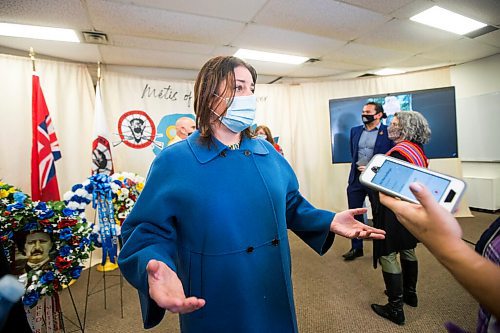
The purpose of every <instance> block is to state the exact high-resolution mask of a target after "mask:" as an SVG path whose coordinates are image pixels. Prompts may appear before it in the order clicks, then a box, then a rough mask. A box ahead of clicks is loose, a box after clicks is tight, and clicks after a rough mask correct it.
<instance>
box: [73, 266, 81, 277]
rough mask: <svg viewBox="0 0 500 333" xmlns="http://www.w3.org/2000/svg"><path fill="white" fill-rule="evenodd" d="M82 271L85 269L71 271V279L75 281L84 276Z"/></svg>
mask: <svg viewBox="0 0 500 333" xmlns="http://www.w3.org/2000/svg"><path fill="white" fill-rule="evenodd" d="M82 269H83V267H81V266H77V267H74V268H73V269H72V270H71V277H72V278H73V279H78V278H79V277H80V274H82Z"/></svg>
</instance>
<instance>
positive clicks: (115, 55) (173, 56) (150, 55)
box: [100, 46, 210, 70]
mask: <svg viewBox="0 0 500 333" xmlns="http://www.w3.org/2000/svg"><path fill="white" fill-rule="evenodd" d="M100 49H101V54H102V58H103V62H104V63H106V64H121V65H126V66H146V67H165V68H180V69H191V70H199V69H200V68H201V67H202V66H203V64H204V63H205V62H206V61H207V60H208V59H209V58H210V56H207V55H195V54H187V53H177V52H160V51H152V50H140V49H133V48H123V47H114V46H101V47H100Z"/></svg>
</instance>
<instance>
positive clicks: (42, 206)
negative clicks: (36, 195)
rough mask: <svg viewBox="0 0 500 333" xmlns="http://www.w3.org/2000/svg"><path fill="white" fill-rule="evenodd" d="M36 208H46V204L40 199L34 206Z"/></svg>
mask: <svg viewBox="0 0 500 333" xmlns="http://www.w3.org/2000/svg"><path fill="white" fill-rule="evenodd" d="M35 209H36V210H47V204H46V203H45V202H43V201H40V202H39V203H38V204H37V205H36V207H35Z"/></svg>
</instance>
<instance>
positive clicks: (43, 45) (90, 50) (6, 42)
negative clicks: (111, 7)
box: [0, 36, 102, 62]
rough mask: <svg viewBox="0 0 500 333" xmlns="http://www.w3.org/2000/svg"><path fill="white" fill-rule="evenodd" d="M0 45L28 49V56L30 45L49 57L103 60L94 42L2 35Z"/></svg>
mask: <svg viewBox="0 0 500 333" xmlns="http://www.w3.org/2000/svg"><path fill="white" fill-rule="evenodd" d="M0 45H2V46H6V47H10V48H13V49H18V50H26V56H28V53H29V49H30V47H33V50H34V51H35V53H36V54H40V55H46V56H49V57H54V58H60V59H66V60H70V61H77V62H98V61H102V59H101V56H100V53H99V49H98V47H97V45H94V44H81V43H68V42H58V41H47V40H40V39H30V38H16V37H4V36H0Z"/></svg>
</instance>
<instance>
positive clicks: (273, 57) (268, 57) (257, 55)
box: [234, 49, 309, 65]
mask: <svg viewBox="0 0 500 333" xmlns="http://www.w3.org/2000/svg"><path fill="white" fill-rule="evenodd" d="M234 56H235V57H238V58H242V59H252V60H260V61H271V62H279V63H282V64H292V65H300V64H303V63H304V62H306V61H307V60H309V58H306V57H298V56H293V55H287V54H280V53H270V52H262V51H255V50H247V49H239V50H238V51H237V52H236V53H235V54H234Z"/></svg>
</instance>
